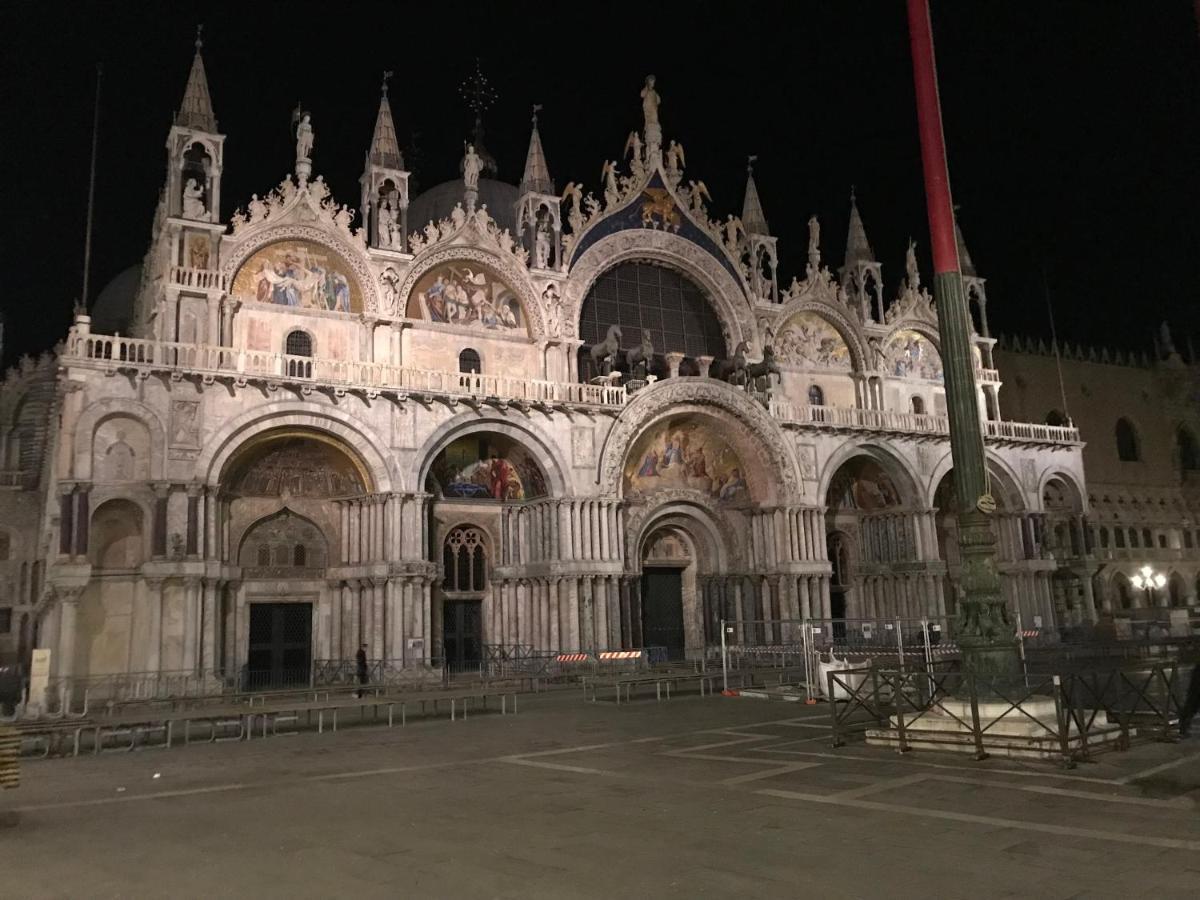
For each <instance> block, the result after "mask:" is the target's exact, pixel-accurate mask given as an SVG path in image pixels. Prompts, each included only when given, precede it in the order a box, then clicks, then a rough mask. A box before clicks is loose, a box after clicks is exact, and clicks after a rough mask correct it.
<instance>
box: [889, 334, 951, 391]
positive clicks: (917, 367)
mask: <svg viewBox="0 0 1200 900" xmlns="http://www.w3.org/2000/svg"><path fill="white" fill-rule="evenodd" d="M883 352H884V357H885V359H886V364H885V365H886V368H887V373H888V374H889V375H894V376H895V377H897V378H920V379H922V380H924V381H941V380H942V357H941V355H940V354H939V353H938V351H937V348H936V347H935V346H933V342H932V341H930V340H929V338H927V337H925V335H923V334H921V333H920V332H917V331H911V330H908V329H901V330H900V331H897V332H895V333H894V334H893V335H892V336H891V337H889V338H888V342H887V345H886V347H885V348H884V351H883Z"/></svg>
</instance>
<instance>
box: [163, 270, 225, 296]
mask: <svg viewBox="0 0 1200 900" xmlns="http://www.w3.org/2000/svg"><path fill="white" fill-rule="evenodd" d="M171 284H174V285H178V286H179V287H189V288H200V289H201V290H220V291H224V290H225V276H224V275H222V274H221V273H220V272H212V271H210V270H208V269H189V268H188V267H186V266H171Z"/></svg>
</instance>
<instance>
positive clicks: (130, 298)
mask: <svg viewBox="0 0 1200 900" xmlns="http://www.w3.org/2000/svg"><path fill="white" fill-rule="evenodd" d="M141 283H142V266H141V263H138V264H137V265H133V266H130V267H129V268H128V269H124V270H123V271H121V272H120V273H118V274H117V276H116V277H115V278H113V279H112V280H111V281H110V282H109V283H108V284H106V285H105V286H104V289H103V290H102V291H100V293H99V294H98V295H97V296H96V302H95V303H93V304H92V310H91V316H92V328H93V330H95V331H98V332H100V333H101V334H116V333H118V332H119V333H121V334H128V333H129V326H130V323H132V322H133V304H134V301H135V300H136V299H137V293H138V288H139V287H140V286H141Z"/></svg>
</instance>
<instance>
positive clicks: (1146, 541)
mask: <svg viewBox="0 0 1200 900" xmlns="http://www.w3.org/2000/svg"><path fill="white" fill-rule="evenodd" d="M1142 546H1143V547H1153V546H1154V535H1152V534H1151V533H1150V529H1149V528H1143V529H1142Z"/></svg>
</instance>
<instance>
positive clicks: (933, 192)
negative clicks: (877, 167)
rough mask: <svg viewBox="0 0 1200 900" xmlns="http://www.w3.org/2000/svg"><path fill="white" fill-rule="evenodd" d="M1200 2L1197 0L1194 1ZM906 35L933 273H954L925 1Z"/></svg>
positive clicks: (913, 6) (915, 5)
mask: <svg viewBox="0 0 1200 900" xmlns="http://www.w3.org/2000/svg"><path fill="white" fill-rule="evenodd" d="M1197 2H1198V3H1200V0H1197ZM908 33H909V38H910V39H911V41H912V60H913V82H914V85H915V87H916V93H917V129H918V131H919V132H920V135H921V166H922V168H923V169H924V170H925V202H926V205H927V206H928V208H929V236H930V241H931V249H932V250H933V271H934V273H935V274H938V273H941V272H957V271H958V242H957V241H955V239H954V204H953V202H952V201H951V199H950V173H949V170H948V169H947V167H946V140H945V137H944V135H943V133H942V104H941V100H940V98H939V97H938V85H937V62H936V61H935V60H934V56H933V28H932V26H931V24H930V21H929V2H928V0H908Z"/></svg>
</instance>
